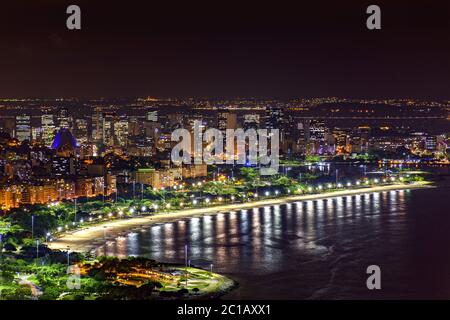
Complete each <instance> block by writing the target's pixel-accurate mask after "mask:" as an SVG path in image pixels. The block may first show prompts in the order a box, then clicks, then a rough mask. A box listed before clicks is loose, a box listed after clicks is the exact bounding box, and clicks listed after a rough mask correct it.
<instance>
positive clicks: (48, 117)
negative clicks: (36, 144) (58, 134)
mask: <svg viewBox="0 0 450 320" xmlns="http://www.w3.org/2000/svg"><path fill="white" fill-rule="evenodd" d="M41 127H42V142H43V143H44V144H45V145H46V146H47V147H50V146H51V145H52V142H53V139H54V138H55V120H54V117H53V114H43V115H42V116H41Z"/></svg>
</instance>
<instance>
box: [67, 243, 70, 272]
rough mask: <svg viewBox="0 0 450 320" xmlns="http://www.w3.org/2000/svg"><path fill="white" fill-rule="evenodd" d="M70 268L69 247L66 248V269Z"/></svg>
mask: <svg viewBox="0 0 450 320" xmlns="http://www.w3.org/2000/svg"><path fill="white" fill-rule="evenodd" d="M69 266H70V247H69V246H67V267H69Z"/></svg>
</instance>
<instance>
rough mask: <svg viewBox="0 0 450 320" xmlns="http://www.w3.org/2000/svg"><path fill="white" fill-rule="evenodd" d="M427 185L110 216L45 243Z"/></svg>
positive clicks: (82, 247)
mask: <svg viewBox="0 0 450 320" xmlns="http://www.w3.org/2000/svg"><path fill="white" fill-rule="evenodd" d="M430 187H432V186H430V185H429V184H428V183H425V182H422V183H414V184H393V185H387V186H377V187H367V188H360V189H352V190H342V191H332V192H324V193H320V194H312V195H295V196H286V197H280V198H276V199H264V200H259V201H252V202H246V203H236V204H224V205H218V206H212V207H208V208H194V209H185V210H178V211H173V212H164V213H158V214H155V215H152V216H143V217H133V218H128V219H117V220H110V221H105V222H102V223H99V224H96V225H91V226H87V227H86V228H83V229H78V230H74V231H72V232H66V233H64V234H62V235H61V236H60V237H58V238H57V239H54V240H53V241H52V242H49V243H47V244H48V246H49V247H50V248H52V249H60V250H67V249H69V250H71V251H78V252H88V251H91V250H93V249H95V248H97V247H98V246H101V245H102V244H103V243H104V242H105V240H106V241H108V240H113V239H114V238H115V237H117V236H119V235H122V234H123V233H126V232H128V231H131V230H133V229H138V228H143V227H145V226H149V225H151V224H155V223H162V222H170V221H176V220H180V219H183V218H187V217H191V216H196V215H205V214H216V213H219V212H227V211H234V210H241V209H252V208H255V207H263V206H268V205H277V204H278V205H280V204H284V203H287V202H295V201H307V200H318V199H324V198H333V197H341V196H352V195H358V194H366V193H373V192H384V191H392V190H406V189H419V188H430ZM105 235H106V237H105Z"/></svg>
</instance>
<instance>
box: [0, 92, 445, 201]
mask: <svg viewBox="0 0 450 320" xmlns="http://www.w3.org/2000/svg"><path fill="white" fill-rule="evenodd" d="M1 103H2V102H1V101H0V207H1V208H2V209H3V210H8V209H10V208H14V207H17V206H19V205H22V204H36V203H47V202H51V201H55V200H62V199H74V198H80V197H98V196H110V195H113V194H114V193H116V194H117V190H118V187H117V186H118V185H120V186H121V188H122V189H124V190H125V191H126V190H127V188H128V187H127V186H128V185H131V184H136V183H137V184H141V185H149V186H152V187H154V188H163V187H167V186H173V185H175V184H177V183H178V182H179V181H180V180H183V179H197V178H201V177H205V176H206V175H207V166H206V165H188V166H182V167H175V166H173V164H171V163H170V161H169V159H170V152H171V150H172V148H173V146H174V145H175V144H176V142H173V141H171V134H172V132H173V130H175V129H178V128H187V129H192V127H193V125H194V122H195V121H200V122H201V124H202V127H203V129H207V128H217V129H219V130H222V131H224V132H225V130H227V129H237V128H242V129H244V130H248V129H255V130H257V129H260V128H265V129H279V130H280V155H281V157H284V158H296V157H304V156H307V155H321V156H329V157H334V156H344V157H346V156H349V155H353V154H366V153H370V152H374V151H383V152H390V153H393V154H398V156H424V155H425V156H428V157H431V158H442V157H448V149H449V131H450V130H449V129H448V127H449V126H448V121H449V120H448V114H449V113H448V111H449V110H450V109H449V106H448V105H449V104H448V103H443V104H436V103H433V104H424V103H417V107H416V108H414V104H412V103H411V101H390V100H389V101H349V100H339V99H337V98H326V99H309V100H301V99H300V100H291V101H287V102H286V101H284V102H283V101H276V100H265V101H262V100H252V99H247V100H245V99H237V100H223V101H220V100H214V101H209V100H200V101H196V100H193V99H188V100H157V99H150V98H146V99H137V100H130V101H103V100H102V101H90V102H89V103H87V102H80V101H77V100H73V101H50V102H49V101H39V100H35V101H29V100H23V101H13V102H11V103H12V104H4V105H2V104H1ZM3 103H5V102H4V101H3ZM2 110H3V113H2ZM431 121H436V123H439V125H442V124H443V129H437V127H439V126H438V125H437V126H434V125H433V126H430V123H431ZM428 129H434V130H428ZM124 186H125V187H124Z"/></svg>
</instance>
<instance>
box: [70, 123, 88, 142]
mask: <svg viewBox="0 0 450 320" xmlns="http://www.w3.org/2000/svg"><path fill="white" fill-rule="evenodd" d="M73 133H74V136H75V138H76V139H77V142H78V144H86V143H87V142H88V140H89V135H88V122H87V120H86V119H82V118H77V119H75V125H74V130H73Z"/></svg>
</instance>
